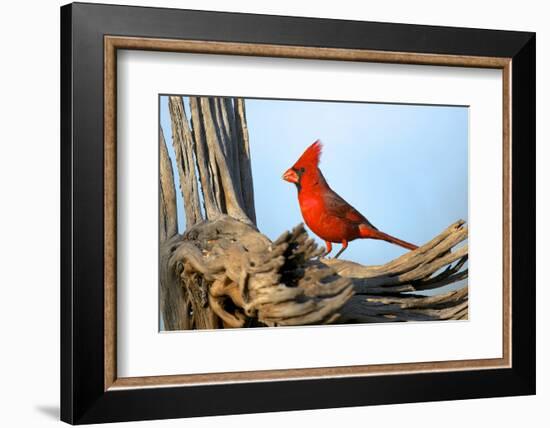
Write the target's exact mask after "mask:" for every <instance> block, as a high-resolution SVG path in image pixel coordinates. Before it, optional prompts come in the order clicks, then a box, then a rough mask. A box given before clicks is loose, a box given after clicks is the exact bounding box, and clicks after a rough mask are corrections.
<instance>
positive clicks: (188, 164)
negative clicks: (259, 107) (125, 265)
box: [160, 97, 468, 330]
mask: <svg viewBox="0 0 550 428" xmlns="http://www.w3.org/2000/svg"><path fill="white" fill-rule="evenodd" d="M169 105H170V114H171V119H172V133H173V145H174V150H175V153H176V163H177V165H178V173H179V177H180V184H181V185H180V187H181V194H182V198H183V201H184V206H185V214H186V231H185V233H184V234H183V235H178V234H177V233H175V231H176V230H177V223H174V221H175V191H174V185H173V183H172V182H171V179H170V174H171V173H172V168H171V165H169V159H168V152H167V150H166V146H165V143H164V138H163V135H162V133H161V135H160V144H161V160H160V161H161V177H160V181H161V198H160V203H161V222H160V223H161V224H160V227H161V249H160V264H161V267H160V269H161V275H160V280H161V312H162V315H163V319H164V322H165V328H166V329H167V330H178V329H191V328H197V329H203V328H208V329H213V328H224V327H225V328H227V327H247V326H283V325H306V324H322V323H357V322H361V323H363V322H391V321H410V320H446V319H467V317H468V287H467V286H464V287H462V288H461V289H459V290H456V291H451V292H447V293H440V294H437V295H430V296H426V295H419V294H417V293H416V294H415V293H414V292H422V291H425V290H432V289H437V288H440V287H443V286H445V285H448V284H452V283H455V282H457V281H461V280H464V279H466V278H467V276H468V271H467V269H465V268H464V266H465V263H466V261H467V258H468V246H467V244H466V245H462V246H460V245H461V243H463V241H465V240H466V239H467V237H468V229H467V227H466V226H465V225H464V224H463V222H462V221H459V222H457V223H455V224H453V225H451V226H449V227H448V228H447V229H446V230H444V231H443V232H442V233H441V234H440V235H438V236H436V237H435V238H433V239H432V240H431V241H430V242H428V243H426V244H425V245H423V246H421V247H419V248H418V249H416V250H414V251H411V252H409V253H407V254H405V255H403V256H401V257H399V258H397V259H395V260H393V261H391V262H389V263H387V264H385V265H382V266H363V265H360V264H357V263H353V262H350V261H345V260H337V259H323V258H321V259H320V258H319V257H320V255H321V254H322V252H323V249H321V248H318V247H317V245H316V244H315V242H314V241H313V240H312V239H311V238H309V237H308V235H307V232H306V231H305V229H304V227H303V225H298V226H296V227H295V228H294V229H293V230H292V231H290V232H285V233H283V234H282V235H281V236H280V237H279V238H278V239H277V240H276V241H274V242H271V241H270V240H269V239H268V238H267V237H266V236H264V235H262V234H261V233H260V232H259V231H258V230H257V229H256V227H255V224H256V214H255V208H254V191H253V182H252V169H251V157H250V142H249V137H248V129H247V125H246V114H245V106H244V100H242V99H231V98H205V97H190V102H189V107H190V112H191V118H190V120H189V119H188V118H187V116H186V114H185V109H184V106H183V100H182V98H181V97H170V100H169ZM171 192H172V193H171ZM201 203H202V209H201ZM174 224H175V226H174ZM411 292H412V294H411Z"/></svg>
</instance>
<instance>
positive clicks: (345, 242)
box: [334, 239, 348, 259]
mask: <svg viewBox="0 0 550 428" xmlns="http://www.w3.org/2000/svg"><path fill="white" fill-rule="evenodd" d="M346 248H348V241H346V240H345V239H344V240H342V248H340V251H338V253H336V255H335V256H334V258H335V259H337V258H338V256H339V255H340V254H342V253H343V252H344V250H345V249H346Z"/></svg>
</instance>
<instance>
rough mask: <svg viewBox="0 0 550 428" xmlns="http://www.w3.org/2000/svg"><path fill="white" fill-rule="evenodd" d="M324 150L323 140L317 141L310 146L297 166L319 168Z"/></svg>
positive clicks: (297, 162)
mask: <svg viewBox="0 0 550 428" xmlns="http://www.w3.org/2000/svg"><path fill="white" fill-rule="evenodd" d="M322 149H323V144H322V143H321V140H317V141H315V142H314V143H313V144H312V145H311V146H309V147H308V148H307V149H306V150H305V151H304V153H302V156H300V159H298V160H297V161H296V163H295V164H294V165H295V166H312V165H313V166H318V165H319V161H320V160H321V151H322Z"/></svg>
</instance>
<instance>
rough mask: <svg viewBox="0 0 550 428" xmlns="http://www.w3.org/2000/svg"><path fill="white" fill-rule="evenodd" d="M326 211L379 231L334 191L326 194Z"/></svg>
mask: <svg viewBox="0 0 550 428" xmlns="http://www.w3.org/2000/svg"><path fill="white" fill-rule="evenodd" d="M324 202H325V209H326V210H327V212H328V213H329V214H331V215H333V216H336V217H340V218H343V219H346V220H347V221H349V222H351V223H355V224H366V225H367V226H368V227H370V228H372V229H374V230H378V229H377V228H376V227H375V226H374V225H373V224H372V223H371V222H370V221H368V220H367V219H366V218H365V216H364V215H363V214H361V213H360V212H359V211H357V210H356V209H355V208H353V207H352V206H351V205H350V204H348V203H347V202H346V201H345V200H344V199H343V198H342V197H341V196H340V195H338V194H337V193H336V192H334V191H330V192H326V193H325V194H324Z"/></svg>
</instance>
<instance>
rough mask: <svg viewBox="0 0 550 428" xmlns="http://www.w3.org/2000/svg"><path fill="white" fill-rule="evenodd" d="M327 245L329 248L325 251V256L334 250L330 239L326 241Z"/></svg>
mask: <svg viewBox="0 0 550 428" xmlns="http://www.w3.org/2000/svg"><path fill="white" fill-rule="evenodd" d="M325 245H326V246H327V249H326V251H325V254H323V257H326V256H328V255H329V254H330V252H331V251H332V244H331V243H330V242H328V241H325Z"/></svg>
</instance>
